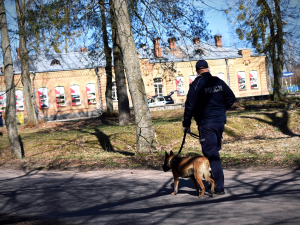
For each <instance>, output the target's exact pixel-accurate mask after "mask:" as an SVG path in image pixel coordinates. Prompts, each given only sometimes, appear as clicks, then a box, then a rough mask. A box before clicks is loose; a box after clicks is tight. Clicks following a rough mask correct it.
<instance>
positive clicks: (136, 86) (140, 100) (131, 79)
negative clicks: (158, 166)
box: [113, 0, 155, 152]
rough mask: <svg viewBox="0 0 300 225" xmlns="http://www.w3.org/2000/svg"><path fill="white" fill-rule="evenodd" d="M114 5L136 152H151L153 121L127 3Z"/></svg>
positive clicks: (117, 2)
mask: <svg viewBox="0 0 300 225" xmlns="http://www.w3.org/2000/svg"><path fill="white" fill-rule="evenodd" d="M113 3H114V8H115V13H116V22H117V26H118V34H119V39H120V45H121V49H122V53H123V61H124V65H125V70H126V77H127V81H128V85H129V91H130V94H131V97H132V102H133V108H134V115H135V123H136V139H137V143H136V150H137V152H151V151H152V150H153V149H154V148H155V146H154V135H153V129H152V121H151V115H150V111H149V107H148V103H147V98H146V91H145V86H144V82H143V79H142V73H141V68H140V64H139V60H138V58H137V53H136V47H135V43H134V39H133V34H132V29H131V23H130V19H129V14H128V9H127V1H125V0H113Z"/></svg>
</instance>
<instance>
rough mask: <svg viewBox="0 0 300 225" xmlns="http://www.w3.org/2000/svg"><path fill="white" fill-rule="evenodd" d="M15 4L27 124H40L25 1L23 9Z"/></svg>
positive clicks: (23, 1)
mask: <svg viewBox="0 0 300 225" xmlns="http://www.w3.org/2000/svg"><path fill="white" fill-rule="evenodd" d="M15 2H16V12H17V17H18V27H19V48H20V50H19V51H20V60H21V77H22V84H23V91H24V97H25V106H26V112H27V122H28V123H32V124H38V119H37V115H36V112H35V109H34V104H33V93H32V85H31V79H30V73H29V64H28V51H27V48H26V41H27V37H26V31H25V18H24V16H25V0H21V7H20V5H19V0H16V1H15Z"/></svg>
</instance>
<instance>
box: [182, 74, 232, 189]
mask: <svg viewBox="0 0 300 225" xmlns="http://www.w3.org/2000/svg"><path fill="white" fill-rule="evenodd" d="M234 102H235V96H234V94H233V92H232V90H231V89H230V88H229V87H228V85H227V84H226V83H225V82H224V81H222V80H221V79H219V78H218V77H213V76H212V75H211V74H210V73H208V72H207V73H202V74H201V75H200V76H198V77H197V78H196V79H195V80H194V81H193V82H192V83H191V84H190V89H189V92H188V94H187V99H186V102H185V110H184V120H183V122H182V125H183V127H190V125H191V119H192V117H194V118H195V120H196V122H197V125H198V130H199V136H200V144H201V147H202V152H203V154H204V156H205V157H207V158H208V160H209V162H210V166H211V170H212V175H213V178H214V180H215V182H216V186H215V191H216V192H222V191H224V174H223V169H222V166H221V163H220V155H219V151H220V149H221V143H222V134H223V131H224V125H225V123H226V110H227V109H229V108H230V107H231V106H232V104H233V103H234Z"/></svg>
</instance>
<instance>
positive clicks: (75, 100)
mask: <svg viewBox="0 0 300 225" xmlns="http://www.w3.org/2000/svg"><path fill="white" fill-rule="evenodd" d="M70 92H71V99H72V105H81V100H80V89H79V85H77V84H75V85H71V86H70Z"/></svg>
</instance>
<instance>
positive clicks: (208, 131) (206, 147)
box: [198, 122, 225, 192]
mask: <svg viewBox="0 0 300 225" xmlns="http://www.w3.org/2000/svg"><path fill="white" fill-rule="evenodd" d="M224 125H225V123H224V122H221V123H210V124H205V125H203V126H198V130H199V138H200V144H201V147H202V152H203V155H204V156H205V157H206V158H208V160H209V163H210V167H211V172H212V178H213V179H214V181H215V191H217V192H221V191H224V173H223V169H222V166H221V162H220V154H219V151H220V149H221V145H222V134H223V131H224Z"/></svg>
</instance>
